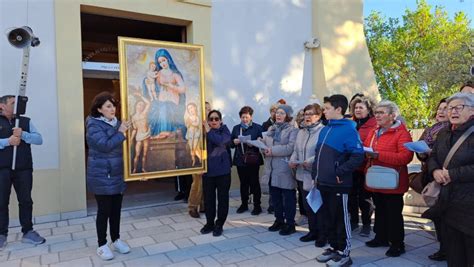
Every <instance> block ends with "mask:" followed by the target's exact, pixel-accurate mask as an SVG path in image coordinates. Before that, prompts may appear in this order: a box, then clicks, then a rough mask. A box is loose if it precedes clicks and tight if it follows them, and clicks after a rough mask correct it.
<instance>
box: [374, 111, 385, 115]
mask: <svg viewBox="0 0 474 267" xmlns="http://www.w3.org/2000/svg"><path fill="white" fill-rule="evenodd" d="M384 114H387V113H385V111H375V112H374V115H375V116H377V115H378V116H382V115H384Z"/></svg>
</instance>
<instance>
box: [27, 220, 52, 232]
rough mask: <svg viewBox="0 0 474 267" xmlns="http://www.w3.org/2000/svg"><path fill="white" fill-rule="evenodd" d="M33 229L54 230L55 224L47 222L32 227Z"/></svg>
mask: <svg viewBox="0 0 474 267" xmlns="http://www.w3.org/2000/svg"><path fill="white" fill-rule="evenodd" d="M33 228H34V229H35V230H36V231H38V230H42V229H51V228H56V222H48V223H39V224H35V225H33Z"/></svg>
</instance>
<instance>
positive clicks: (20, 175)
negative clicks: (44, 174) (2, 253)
mask: <svg viewBox="0 0 474 267" xmlns="http://www.w3.org/2000/svg"><path fill="white" fill-rule="evenodd" d="M14 108H15V96H13V95H6V96H2V97H0V111H1V115H0V250H3V248H5V246H6V244H7V234H8V223H9V216H8V204H9V202H10V193H11V188H12V185H13V187H14V188H15V192H16V194H17V198H18V203H19V208H20V212H19V215H20V216H19V217H20V224H21V231H22V232H23V238H22V239H21V242H23V243H31V244H35V245H38V244H42V243H44V242H45V241H46V239H44V238H43V237H41V236H40V235H39V234H38V233H37V232H36V231H34V230H33V220H32V213H33V200H32V199H31V189H32V187H33V160H32V156H31V147H30V145H31V144H34V145H41V144H42V143H43V139H42V137H41V134H40V133H38V131H37V130H36V128H35V126H34V125H33V124H32V123H31V120H30V119H29V118H27V117H23V116H21V117H20V124H19V127H15V117H14V114H13V112H14ZM15 146H16V147H17V154H16V165H15V170H12V162H13V148H14V147H15Z"/></svg>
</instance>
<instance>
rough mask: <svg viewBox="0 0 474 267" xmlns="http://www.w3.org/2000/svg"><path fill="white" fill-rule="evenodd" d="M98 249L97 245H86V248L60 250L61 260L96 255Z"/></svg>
mask: <svg viewBox="0 0 474 267" xmlns="http://www.w3.org/2000/svg"><path fill="white" fill-rule="evenodd" d="M96 251H97V248H96V247H85V248H78V249H73V250H66V251H61V252H59V260H60V262H64V261H70V260H75V259H80V258H85V257H89V256H93V255H95V254H96Z"/></svg>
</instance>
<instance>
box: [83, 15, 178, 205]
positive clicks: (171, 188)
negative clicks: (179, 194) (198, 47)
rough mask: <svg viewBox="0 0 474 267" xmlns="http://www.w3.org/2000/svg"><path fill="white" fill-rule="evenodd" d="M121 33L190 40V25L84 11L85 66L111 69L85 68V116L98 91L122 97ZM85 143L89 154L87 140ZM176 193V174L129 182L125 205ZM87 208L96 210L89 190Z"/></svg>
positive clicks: (164, 199) (161, 199)
mask: <svg viewBox="0 0 474 267" xmlns="http://www.w3.org/2000/svg"><path fill="white" fill-rule="evenodd" d="M122 13H123V12H122ZM118 36H124V37H134V38H143V39H152V40H160V41H171V42H186V27H185V26H176V25H169V24H163V23H154V22H150V21H140V20H135V19H127V18H123V17H113V16H103V15H99V14H91V13H87V12H82V13H81V37H82V62H83V66H84V63H86V62H96V63H99V64H101V65H102V66H107V68H108V69H109V70H107V71H104V70H101V69H100V68H99V69H92V70H91V69H87V70H85V69H84V70H83V85H84V88H83V93H84V94H83V95H84V98H83V99H84V120H85V119H86V117H87V116H88V114H89V111H90V105H91V101H92V99H93V98H94V96H95V95H96V94H98V93H100V92H102V91H109V92H112V93H113V94H114V95H115V97H116V98H117V99H119V100H120V82H119V73H118V69H117V64H118V61H119V60H118V58H119V55H118V42H117V37H118ZM109 67H110V68H109ZM117 114H120V110H117ZM84 143H85V146H86V155H87V144H86V142H84ZM175 195H176V190H175V177H170V178H163V179H153V180H148V181H143V182H141V181H137V182H128V183H127V191H126V194H125V195H124V201H123V208H124V209H127V208H135V207H145V206H152V205H157V204H166V203H170V202H174V196H175ZM87 210H88V214H91V213H95V211H96V203H95V199H94V196H93V195H92V194H91V193H89V192H88V193H87Z"/></svg>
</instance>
